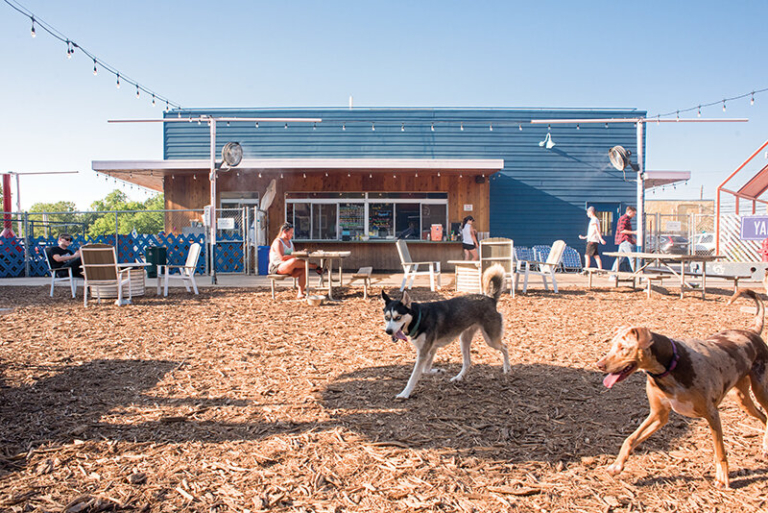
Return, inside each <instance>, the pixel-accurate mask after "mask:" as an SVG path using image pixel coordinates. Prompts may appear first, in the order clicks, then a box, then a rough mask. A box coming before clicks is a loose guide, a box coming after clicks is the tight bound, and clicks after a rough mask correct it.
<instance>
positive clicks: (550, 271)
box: [520, 240, 565, 294]
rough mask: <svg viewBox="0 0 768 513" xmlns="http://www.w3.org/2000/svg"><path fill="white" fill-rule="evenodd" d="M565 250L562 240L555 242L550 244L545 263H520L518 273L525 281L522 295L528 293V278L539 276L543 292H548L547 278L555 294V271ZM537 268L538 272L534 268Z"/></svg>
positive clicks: (532, 261)
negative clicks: (520, 267) (522, 274)
mask: <svg viewBox="0 0 768 513" xmlns="http://www.w3.org/2000/svg"><path fill="white" fill-rule="evenodd" d="M564 250H565V242H564V241H562V240H556V241H555V242H554V243H553V244H552V248H551V249H550V251H549V253H548V255H547V259H546V261H536V260H526V261H524V262H521V266H522V267H523V269H521V271H520V272H524V273H525V280H524V281H523V293H524V294H525V293H526V292H527V291H528V276H541V279H542V280H543V281H544V290H549V287H548V286H547V277H549V278H550V279H551V280H552V288H553V289H554V290H555V293H557V281H556V280H555V271H556V270H557V267H558V266H559V265H560V260H561V259H562V258H563V251H564ZM535 266H538V270H537V269H536V268H535Z"/></svg>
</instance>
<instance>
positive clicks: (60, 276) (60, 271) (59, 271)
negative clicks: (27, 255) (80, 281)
mask: <svg viewBox="0 0 768 513" xmlns="http://www.w3.org/2000/svg"><path fill="white" fill-rule="evenodd" d="M51 249H53V247H48V248H45V263H46V264H47V265H48V273H50V275H51V297H53V286H54V285H55V284H56V283H64V282H69V289H70V291H72V297H75V291H76V290H77V286H76V285H75V277H74V276H73V275H72V268H71V267H56V268H54V267H52V266H51V260H52V257H51Z"/></svg>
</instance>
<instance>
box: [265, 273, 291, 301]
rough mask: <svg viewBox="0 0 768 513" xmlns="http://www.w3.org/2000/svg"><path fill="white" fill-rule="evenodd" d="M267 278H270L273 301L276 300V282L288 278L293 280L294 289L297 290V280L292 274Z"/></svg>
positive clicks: (273, 275)
mask: <svg viewBox="0 0 768 513" xmlns="http://www.w3.org/2000/svg"><path fill="white" fill-rule="evenodd" d="M267 278H269V284H270V286H271V287H272V299H275V282H277V281H283V280H284V279H286V278H292V279H293V288H296V286H297V282H296V278H294V277H293V276H291V275H290V274H268V275H267Z"/></svg>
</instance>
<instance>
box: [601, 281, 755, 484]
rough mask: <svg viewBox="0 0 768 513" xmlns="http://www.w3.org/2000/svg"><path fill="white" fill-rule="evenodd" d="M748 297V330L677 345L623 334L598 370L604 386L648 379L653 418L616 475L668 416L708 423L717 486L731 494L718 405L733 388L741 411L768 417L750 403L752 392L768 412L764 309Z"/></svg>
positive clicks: (632, 438) (614, 468)
mask: <svg viewBox="0 0 768 513" xmlns="http://www.w3.org/2000/svg"><path fill="white" fill-rule="evenodd" d="M742 294H743V295H748V296H749V297H751V298H752V299H753V300H754V301H755V304H756V305H757V315H756V316H755V321H754V326H753V327H752V328H751V329H749V330H727V331H721V332H720V333H716V334H714V335H712V336H710V337H709V338H708V339H707V340H695V339H691V340H685V341H681V340H673V339H671V338H667V337H665V336H664V335H660V334H658V333H652V332H651V331H650V330H649V329H648V328H637V327H635V328H620V329H619V330H618V333H617V334H616V336H615V337H614V338H613V340H612V346H611V349H610V351H609V352H608V354H607V355H605V356H604V357H603V358H601V359H600V360H599V361H598V362H597V366H598V368H599V369H600V370H602V371H603V372H607V373H608V375H607V376H606V377H605V379H604V380H603V384H604V385H605V386H606V387H608V388H611V387H612V386H613V385H615V384H616V383H618V382H619V381H622V380H624V379H626V378H627V377H629V376H630V375H631V374H632V373H633V372H635V371H636V370H643V371H645V372H646V374H647V375H648V380H647V382H646V386H645V389H646V392H647V394H648V401H649V403H650V406H651V413H650V414H649V415H648V418H646V419H645V420H644V421H643V423H642V424H640V427H638V428H637V430H636V431H635V432H634V433H632V434H631V435H629V437H627V439H626V440H625V441H624V444H623V445H622V446H621V451H620V452H619V455H618V457H617V458H616V461H614V462H613V464H612V465H611V466H609V467H608V472H609V473H610V474H611V475H617V474H619V473H620V472H621V471H622V470H623V469H624V464H625V463H626V461H627V458H629V454H630V453H631V452H632V450H633V449H634V448H635V447H637V446H638V445H640V444H641V443H642V442H643V441H645V440H646V439H648V437H650V436H651V435H652V434H653V433H655V432H656V431H657V430H659V429H660V428H661V427H662V426H663V425H664V424H666V423H667V421H668V420H669V411H670V410H675V411H676V412H677V413H679V414H681V415H685V416H686V417H698V418H702V417H703V418H704V419H706V421H707V422H708V423H709V427H710V429H711V431H712V438H713V440H714V445H715V468H716V470H717V472H716V477H715V481H716V484H717V485H718V486H721V487H724V488H728V487H729V483H728V461H727V459H726V456H725V448H724V446H723V430H722V426H721V425H720V413H719V412H718V409H717V407H718V405H719V404H720V402H721V401H722V400H723V398H724V397H725V395H726V393H728V391H729V390H731V389H732V388H733V389H735V391H736V398H737V400H738V402H739V405H740V406H741V408H742V409H743V410H744V411H745V412H747V413H748V414H749V415H752V416H753V417H755V418H757V419H759V420H760V422H762V423H763V424H765V423H766V416H765V415H764V414H763V412H761V411H760V410H759V409H758V408H757V407H756V406H755V403H754V402H752V399H751V397H750V395H749V390H750V387H751V389H752V392H753V393H754V394H755V398H756V399H757V401H758V402H759V403H760V404H761V405H762V406H763V408H765V409H766V410H768V346H766V344H765V342H764V341H763V339H762V338H761V337H760V333H761V332H762V331H763V322H764V315H765V308H764V306H763V302H762V300H761V299H760V297H759V296H758V295H757V294H756V293H755V292H753V291H751V290H743V291H737V292H736V293H735V294H734V295H733V297H732V298H731V302H733V300H735V299H736V298H737V297H738V296H739V295H742ZM763 453H768V431H766V433H765V435H764V437H763Z"/></svg>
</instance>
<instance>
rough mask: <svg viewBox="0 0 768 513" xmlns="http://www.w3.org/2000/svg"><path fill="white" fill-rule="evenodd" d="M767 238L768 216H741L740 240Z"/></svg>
mask: <svg viewBox="0 0 768 513" xmlns="http://www.w3.org/2000/svg"><path fill="white" fill-rule="evenodd" d="M766 238H768V216H743V217H742V218H741V240H763V239H766Z"/></svg>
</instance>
